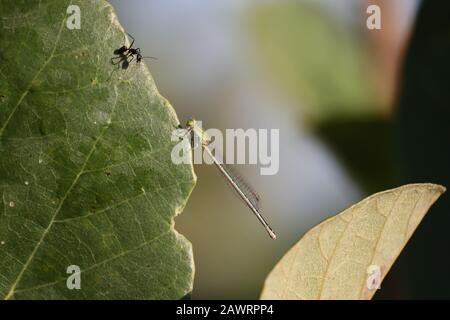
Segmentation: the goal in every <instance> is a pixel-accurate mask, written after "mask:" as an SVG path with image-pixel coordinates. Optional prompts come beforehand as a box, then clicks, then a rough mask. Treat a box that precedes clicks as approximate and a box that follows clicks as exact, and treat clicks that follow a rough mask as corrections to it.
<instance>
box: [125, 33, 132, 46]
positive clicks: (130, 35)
mask: <svg viewBox="0 0 450 320" xmlns="http://www.w3.org/2000/svg"><path fill="white" fill-rule="evenodd" d="M126 34H127V35H128V36H129V37H130V38H131V39H133V41H131V44H130V46H129V47H128V48H131V47H133V44H134V38H133V36H132V35H131V34H129V33H128V32H126Z"/></svg>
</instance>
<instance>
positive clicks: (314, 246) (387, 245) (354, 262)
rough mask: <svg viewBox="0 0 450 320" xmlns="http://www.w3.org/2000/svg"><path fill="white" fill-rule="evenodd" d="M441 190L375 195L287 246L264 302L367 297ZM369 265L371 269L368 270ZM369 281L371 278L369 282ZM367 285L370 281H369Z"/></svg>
mask: <svg viewBox="0 0 450 320" xmlns="http://www.w3.org/2000/svg"><path fill="white" fill-rule="evenodd" d="M444 192H445V188H444V187H442V186H440V185H435V184H410V185H405V186H402V187H400V188H396V189H392V190H388V191H384V192H381V193H377V194H374V195H372V196H370V197H368V198H366V199H364V200H363V201H361V202H359V203H357V204H355V205H353V206H352V207H350V208H348V209H347V210H345V211H343V212H342V213H340V214H338V215H336V216H334V217H331V218H329V219H328V220H325V221H324V222H322V223H320V224H319V225H317V226H316V227H314V228H313V229H311V230H310V231H308V232H307V233H306V234H305V235H304V236H303V238H302V239H301V240H300V241H299V242H298V243H297V244H296V245H294V247H292V248H291V249H290V250H289V251H288V253H287V254H286V255H285V256H284V257H283V258H282V259H281V260H280V262H279V263H278V264H277V265H276V266H275V268H274V269H273V270H272V272H271V273H270V274H269V276H268V277H267V279H266V283H265V286H264V289H263V292H262V298H263V299H370V298H371V297H372V296H373V294H374V293H375V292H376V289H375V288H373V287H372V286H368V285H367V283H368V280H369V279H370V277H369V275H372V274H368V272H369V271H370V270H373V269H371V268H373V266H374V267H375V268H378V270H379V271H380V274H379V275H380V278H379V280H380V281H381V280H382V279H383V278H384V277H385V276H386V274H387V272H388V271H389V269H390V268H391V266H392V264H393V263H394V261H395V259H396V258H397V256H398V255H399V254H400V252H401V250H402V249H403V247H404V246H405V245H406V243H407V242H408V240H409V238H410V237H411V235H412V234H413V232H414V230H415V229H416V228H417V226H418V225H419V223H420V221H421V220H422V218H423V217H424V215H425V214H426V212H427V211H428V209H429V208H430V206H431V205H432V204H433V203H434V202H435V201H436V199H437V198H439V196H440V195H441V194H442V193H444ZM369 267H370V268H369ZM370 281H372V280H370ZM370 283H372V282H370Z"/></svg>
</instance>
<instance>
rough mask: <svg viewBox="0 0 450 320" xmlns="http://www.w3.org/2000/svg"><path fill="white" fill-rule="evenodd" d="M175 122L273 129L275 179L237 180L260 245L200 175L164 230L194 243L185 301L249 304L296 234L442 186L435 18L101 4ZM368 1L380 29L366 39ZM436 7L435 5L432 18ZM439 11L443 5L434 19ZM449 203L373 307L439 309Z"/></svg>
mask: <svg viewBox="0 0 450 320" xmlns="http://www.w3.org/2000/svg"><path fill="white" fill-rule="evenodd" d="M110 2H111V3H112V4H113V6H114V7H115V9H116V12H117V14H118V16H119V19H120V22H121V23H122V25H123V26H124V28H125V30H126V31H127V32H129V33H130V34H132V35H133V36H134V37H135V38H136V44H135V45H136V46H138V47H141V49H142V51H143V53H144V56H156V57H157V58H158V60H157V61H150V62H149V67H150V70H151V72H152V74H153V76H154V78H155V81H156V83H157V85H158V88H159V90H160V92H161V93H162V94H163V95H164V96H165V97H166V98H168V99H169V101H170V102H171V103H172V105H173V106H174V108H175V110H176V111H177V113H178V116H179V118H180V121H181V122H185V121H186V119H188V118H190V117H195V118H197V119H199V120H202V121H203V125H204V128H219V129H225V128H257V129H258V128H269V129H270V128H278V129H280V140H281V141H280V171H279V173H278V174H277V175H274V176H261V175H259V168H258V167H257V166H251V165H248V166H239V167H238V168H237V169H238V170H239V171H241V172H242V174H243V176H245V177H246V179H247V180H249V181H250V184H251V185H253V186H255V187H256V189H257V190H258V192H259V193H260V195H261V198H262V202H263V205H262V207H263V213H264V215H265V216H266V217H267V219H268V220H269V221H270V222H271V224H272V226H273V227H274V229H275V230H276V231H277V233H278V235H279V239H278V240H277V241H272V240H270V239H269V238H268V237H267V235H266V234H265V232H264V230H263V229H262V228H261V226H260V225H259V224H258V222H257V220H256V219H255V218H254V217H253V216H252V214H251V212H250V211H249V210H248V209H247V208H246V207H245V206H244V205H242V203H241V202H240V201H239V199H237V198H236V197H235V196H234V194H233V193H232V192H231V190H230V188H229V187H228V186H227V184H226V183H225V182H224V181H223V178H222V177H221V176H220V173H219V172H217V171H216V169H215V168H213V167H211V166H206V165H202V166H196V168H195V171H196V173H197V176H198V182H197V186H196V187H195V189H194V192H193V194H192V196H191V198H190V200H189V202H188V205H187V207H186V208H185V210H184V212H183V213H182V214H181V215H180V216H179V217H177V219H176V229H177V230H178V231H180V232H181V233H182V234H184V235H185V236H186V237H187V238H188V239H189V240H190V241H191V242H192V244H193V248H194V258H195V264H196V278H195V283H194V291H193V293H192V298H193V299H227V298H230V299H255V298H258V296H259V293H260V291H261V288H262V285H263V282H264V279H265V277H266V275H267V274H268V273H269V272H270V270H271V268H272V267H273V266H274V264H275V263H276V262H277V261H278V260H279V259H280V258H281V256H282V255H283V254H284V253H285V252H286V251H287V250H288V249H289V248H290V247H291V246H292V245H293V244H294V243H295V242H297V241H298V239H299V238H300V237H301V235H302V234H303V233H304V232H305V231H307V230H308V229H310V228H311V227H313V226H314V225H316V224H317V223H319V222H320V221H322V220H323V219H325V218H327V217H329V216H331V215H334V214H336V213H338V212H340V211H341V210H343V209H345V208H346V207H348V206H349V205H351V204H352V203H354V202H357V201H359V200H360V199H362V198H363V197H365V196H367V195H369V194H372V193H374V192H377V191H382V190H384V189H387V188H391V187H395V186H399V185H401V184H404V183H406V182H436V183H441V184H444V185H446V186H447V187H449V186H450V184H449V183H448V182H449V180H450V179H449V175H450V173H449V169H448V164H449V161H448V160H449V151H448V137H449V136H450V134H449V127H448V125H447V123H446V122H447V121H448V120H449V119H450V116H449V101H450V97H449V95H450V93H449V92H450V90H449V80H448V72H449V71H450V68H449V65H450V64H449V62H448V61H447V60H448V57H449V56H450V52H449V51H450V46H449V44H448V42H449V40H450V19H449V18H450V17H449V15H450V10H446V9H445V7H449V5H448V4H443V2H439V4H437V1H434V4H433V3H432V2H431V1H422V2H423V3H421V2H420V1H418V0H396V1H388V0H385V1H383V0H373V1H364V0H340V1H332V0H320V1H319V0H314V1H312V0H310V1H306V0H304V1H301V0H298V1H287V0H272V1H269V0H265V1H256V0H255V1H237V0H216V1H207V0H191V1H182V0H172V1H163V0H151V1H146V0H128V1H119V0H111V1H110ZM369 4H378V5H379V6H380V7H381V10H382V30H375V31H370V30H368V29H367V28H366V18H367V16H368V15H367V13H366V8H367V6H368V5H369ZM443 7H444V8H443ZM447 9H449V8H447ZM449 222H450V219H449V201H448V197H447V196H444V197H443V199H442V201H441V200H440V201H439V202H438V204H437V205H436V207H433V209H432V210H431V212H430V214H429V215H428V216H427V217H426V218H425V219H424V222H423V223H422V225H421V226H420V227H419V229H418V231H417V232H416V234H415V235H414V237H413V238H412V240H411V241H410V243H409V244H408V246H407V248H406V249H405V250H404V252H403V253H402V255H401V256H400V258H399V260H398V261H397V263H396V264H395V265H394V267H393V269H392V270H391V272H390V274H389V275H388V277H387V278H386V280H385V281H384V283H383V286H382V290H380V291H379V292H378V293H377V295H376V298H393V299H395V298H450V276H449V275H448V270H450V257H449V245H450V240H449V237H448V232H447V233H446V232H445V231H446V228H448V227H447V226H448V225H449Z"/></svg>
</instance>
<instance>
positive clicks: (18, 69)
mask: <svg viewBox="0 0 450 320" xmlns="http://www.w3.org/2000/svg"><path fill="white" fill-rule="evenodd" d="M69 4H71V2H70V1H61V0H47V1H12V0H10V1H0V13H1V17H0V30H1V32H0V62H1V63H0V96H1V100H0V194H1V195H2V202H3V206H2V209H1V211H0V297H2V298H5V299H30V298H32V299H66V298H67V299H112V298H115V299H138V298H139V299H153V298H154V299H164V298H171V299H178V298H182V297H183V296H185V295H186V294H187V293H189V292H190V291H191V290H192V282H193V270H194V267H193V261H192V251H191V245H190V243H189V242H188V241H187V240H185V239H184V237H182V236H181V235H179V234H178V233H177V232H176V231H175V230H174V222H173V218H174V216H175V215H176V214H177V213H179V212H180V211H181V210H182V208H183V207H184V205H185V203H186V201H187V198H188V196H189V194H190V192H191V190H192V188H193V185H194V183H195V176H194V174H193V171H192V166H190V165H186V166H176V165H174V164H173V163H172V161H171V158H170V154H171V149H172V147H173V144H174V143H175V142H171V132H172V130H173V129H174V128H175V127H176V126H177V124H178V120H177V118H176V115H175V113H174V111H173V109H172V107H171V106H170V104H169V103H168V102H167V101H166V100H165V99H164V98H163V97H161V96H160V95H159V93H158V91H157V89H156V87H155V84H154V82H153V80H152V78H151V75H150V73H149V71H148V69H147V67H146V66H145V64H144V63H140V64H137V63H135V62H133V63H130V65H129V67H128V69H126V70H123V69H118V68H117V66H114V65H112V64H111V61H110V59H111V57H113V52H114V50H116V49H118V48H119V47H121V46H122V45H124V44H125V43H126V41H127V40H126V36H125V33H124V30H123V29H122V27H121V26H120V24H119V23H118V21H117V17H116V15H115V13H114V12H113V9H112V7H111V6H110V5H109V4H108V3H107V2H106V1H103V0H95V1H91V0H89V1H88V0H83V1H77V2H76V5H78V6H80V9H81V29H80V30H78V29H73V30H70V29H68V28H67V27H66V19H67V17H68V16H70V15H71V13H69V14H68V13H66V12H67V7H68V6H69ZM74 4H75V3H74ZM70 265H77V266H79V267H80V269H81V289H80V290H76V289H74V290H69V289H68V288H67V285H66V281H67V278H68V277H69V276H70V274H67V268H68V266H70Z"/></svg>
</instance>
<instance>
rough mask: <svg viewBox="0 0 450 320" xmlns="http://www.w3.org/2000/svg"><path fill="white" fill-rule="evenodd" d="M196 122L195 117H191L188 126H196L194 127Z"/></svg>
mask: <svg viewBox="0 0 450 320" xmlns="http://www.w3.org/2000/svg"><path fill="white" fill-rule="evenodd" d="M195 123H196V121H195V119H194V118H191V119H189V120H188V121H187V122H186V127H188V128H194V127H195Z"/></svg>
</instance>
